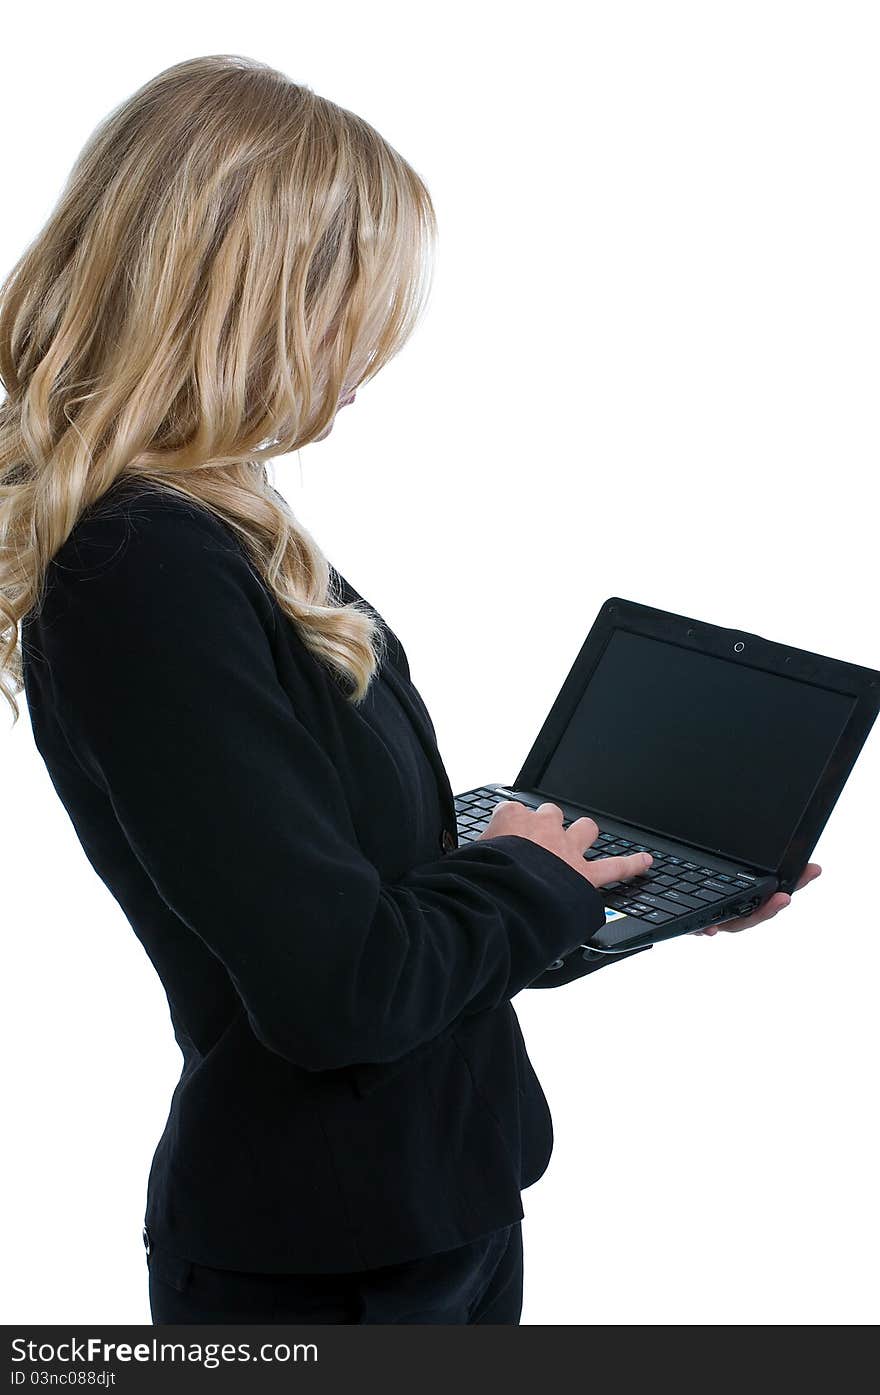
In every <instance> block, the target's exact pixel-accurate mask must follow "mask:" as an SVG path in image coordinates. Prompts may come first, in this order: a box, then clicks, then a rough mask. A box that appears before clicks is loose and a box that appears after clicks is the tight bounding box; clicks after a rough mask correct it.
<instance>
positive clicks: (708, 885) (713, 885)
mask: <svg viewBox="0 0 880 1395" xmlns="http://www.w3.org/2000/svg"><path fill="white" fill-rule="evenodd" d="M703 889H704V890H705V891H723V892H725V893H727V892H728V891H730V890H731V887H730V884H729V883H728V884H727V885H725V883H724V882H722V881H719V880H718V878H717V877H714V876H713V877H707V878H706V880H705V881H704V882H703Z"/></svg>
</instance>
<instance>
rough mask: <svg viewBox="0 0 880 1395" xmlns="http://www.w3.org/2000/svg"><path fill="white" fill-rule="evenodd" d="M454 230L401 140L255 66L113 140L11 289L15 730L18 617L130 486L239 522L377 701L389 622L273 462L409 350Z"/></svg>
mask: <svg viewBox="0 0 880 1395" xmlns="http://www.w3.org/2000/svg"><path fill="white" fill-rule="evenodd" d="M435 234H436V220H435V214H434V209H433V206H432V203H431V198H430V195H429V194H428V191H427V189H426V187H425V185H424V183H423V182H422V180H421V179H420V177H419V176H418V175H417V174H416V172H415V171H414V170H413V168H412V167H411V166H410V165H409V164H408V163H407V162H406V161H405V160H404V159H403V157H402V156H401V155H399V154H398V153H397V151H396V150H394V149H393V148H392V146H390V145H389V144H388V142H387V141H385V140H384V139H383V138H382V137H381V136H380V135H379V134H378V133H377V132H376V131H375V130H374V129H373V128H372V127H371V126H370V125H369V124H368V123H367V122H366V121H364V120H363V119H361V118H360V117H358V116H356V115H354V114H353V113H352V112H349V111H346V110H344V109H343V108H341V107H339V106H336V105H335V104H334V103H333V102H330V101H328V100H326V99H325V98H323V97H319V96H317V95H316V94H315V93H314V92H313V91H312V90H311V89H310V88H308V87H305V86H301V85H298V84H296V83H294V82H293V81H291V79H289V78H288V77H286V76H285V75H284V74H283V73H281V72H279V71H277V70H276V69H274V68H270V67H268V66H267V65H266V64H264V63H260V62H257V61H255V60H252V59H248V58H242V57H238V56H235V55H226V54H215V55H210V56H207V57H201V58H193V59H189V60H187V61H186V62H182V63H178V64H176V65H175V66H173V67H171V68H167V69H166V70H165V71H164V72H161V73H159V74H158V75H157V76H156V77H154V78H153V79H152V80H151V81H149V82H147V83H146V84H145V85H144V86H143V87H141V88H140V89H139V90H138V91H137V92H135V93H134V94H133V96H131V97H129V98H128V100H126V101H124V102H123V103H122V104H121V105H120V106H118V107H116V108H115V109H114V110H113V111H112V112H111V113H110V115H109V116H108V117H106V118H105V120H104V121H103V122H102V123H101V124H100V125H99V126H98V127H97V129H96V130H95V132H94V133H93V135H92V136H91V137H90V139H89V140H88V142H87V143H86V145H85V147H84V148H83V150H82V151H81V153H80V155H79V157H78V158H77V161H76V163H75V165H74V167H73V170H72V172H71V174H70V176H69V179H68V182H67V184H66V186H65V188H64V190H63V192H62V194H61V197H60V199H59V201H58V203H57V205H56V207H55V209H54V210H53V212H52V214H51V216H50V217H49V219H48V221H47V223H46V224H45V226H44V227H43V229H42V230H41V232H40V233H39V235H38V236H37V238H36V239H35V240H34V241H33V242H32V243H31V245H30V246H29V247H28V248H27V250H26V251H25V253H24V254H23V256H22V257H21V258H20V260H19V261H18V263H17V264H16V266H15V267H14V268H13V270H12V272H11V273H10V274H9V276H8V277H7V278H6V280H5V281H4V282H3V283H2V286H0V379H2V383H3V386H4V388H5V389H6V393H7V397H6V399H5V400H4V401H3V402H2V403H0V690H2V692H3V695H4V697H5V698H6V700H7V701H8V702H9V703H10V705H11V706H12V709H13V714H14V716H13V724H14V723H15V721H17V720H18V715H19V712H18V704H17V703H16V700H15V694H16V692H19V691H21V688H22V687H23V669H22V660H21V646H20V629H19V622H20V621H21V620H22V618H23V617H26V616H27V615H29V614H30V612H31V611H32V610H35V609H37V608H39V605H40V604H41V602H42V599H43V594H44V591H45V578H46V572H47V568H48V566H49V563H50V562H51V560H52V558H53V557H54V555H55V553H56V552H57V551H58V549H59V548H60V547H61V546H62V545H63V543H64V542H65V540H66V539H67V537H68V536H69V535H70V533H71V531H72V529H73V528H74V526H75V524H76V522H77V520H78V519H79V518H80V516H81V515H82V514H83V512H84V511H85V510H86V509H88V508H90V507H91V506H92V505H94V504H95V503H97V501H98V500H99V499H100V498H101V497H102V496H103V495H104V494H105V493H106V492H107V490H108V489H110V487H111V486H112V485H113V484H114V483H115V482H116V481H117V480H118V479H120V478H121V477H122V476H125V477H126V478H130V477H133V476H136V477H138V478H139V479H144V480H147V481H150V482H151V483H152V484H153V485H156V486H158V487H159V488H161V489H165V490H168V491H171V492H173V493H176V494H178V495H183V496H185V498H187V499H189V500H192V501H194V502H196V503H198V504H201V505H202V506H203V507H205V508H207V509H209V510H210V511H211V512H212V513H213V514H215V515H216V516H217V517H218V518H220V519H222V520H223V521H224V522H225V523H226V524H227V525H228V526H229V527H231V528H232V529H233V530H234V531H235V533H236V534H237V535H238V537H239V539H240V540H241V542H242V543H243V544H244V545H245V547H246V549H247V552H248V554H249V555H250V558H251V559H252V561H253V563H254V565H255V566H256V568H257V569H258V571H259V573H260V574H261V576H262V577H263V578H264V580H265V582H266V584H267V585H268V587H269V588H270V589H271V591H272V592H274V594H275V596H276V598H277V600H278V603H279V605H280V606H281V608H282V609H283V610H284V611H285V612H286V613H287V614H288V615H289V616H290V618H291V620H293V621H294V623H295V624H296V626H297V628H298V631H299V634H300V635H301V637H302V639H303V641H304V643H305V644H306V645H307V646H308V648H309V649H310V650H311V651H312V653H313V654H314V655H315V656H316V657H317V658H318V659H319V660H320V661H321V662H323V663H324V664H326V665H328V666H329V667H330V669H332V670H333V671H334V672H335V673H336V674H337V675H338V676H340V677H342V678H343V679H344V680H347V686H350V691H349V692H348V696H349V697H350V699H351V700H352V701H353V702H360V701H361V700H362V699H363V697H364V696H365V694H366V692H367V690H368V688H369V684H370V681H371V679H372V677H373V675H374V673H375V671H376V668H377V665H378V662H379V660H380V656H381V653H382V648H383V635H382V631H381V627H380V625H379V623H378V621H377V619H376V617H375V616H374V615H373V613H372V611H371V610H370V609H369V607H368V606H366V605H363V606H362V605H360V604H359V603H357V602H352V603H351V604H348V605H344V604H341V603H340V601H341V598H340V596H339V595H338V593H337V592H336V590H335V589H334V579H333V576H332V574H331V568H330V565H329V563H328V561H327V559H326V558H325V556H324V554H323V553H322V551H321V549H320V548H319V547H318V545H317V543H316V542H315V541H314V539H313V538H312V537H311V536H310V534H309V533H308V532H307V530H306V529H305V528H304V527H303V526H302V525H301V524H300V523H299V522H298V521H297V519H296V518H295V517H294V515H293V513H292V511H291V509H290V507H289V506H288V505H287V503H286V501H285V500H284V499H283V497H282V496H281V495H280V494H279V493H278V492H277V491H276V490H275V489H274V488H273V487H272V485H271V483H270V481H269V476H268V472H267V467H266V461H267V460H269V459H270V458H271V457H273V456H276V455H284V454H287V453H288V452H291V451H295V450H298V449H299V448H300V447H301V446H304V445H306V444H307V442H309V441H312V440H314V439H316V438H317V437H318V436H320V435H321V434H322V433H324V432H325V430H326V429H327V428H328V427H329V426H330V425H331V423H332V421H333V418H334V416H335V413H336V410H337V406H338V405H339V402H340V400H341V398H342V397H343V396H344V395H345V394H346V393H350V392H351V391H352V390H353V389H355V388H357V387H359V386H361V385H362V384H363V383H365V382H367V381H369V379H370V378H372V377H374V376H375V374H376V373H378V371H379V369H380V368H381V367H383V366H384V364H386V363H387V362H388V361H389V359H391V358H392V357H393V356H394V355H395V354H396V353H397V352H398V351H399V349H400V348H401V347H402V345H403V344H404V342H405V341H406V340H407V339H408V337H409V335H410V333H411V332H412V330H413V328H414V327H415V324H416V322H417V321H418V319H419V317H420V314H421V311H422V308H423V307H424V304H425V303H426V301H427V297H428V293H429V290H430V284H431V280H432V258H431V255H430V254H431V253H432V251H433V248H434V237H435ZM4 674H7V675H9V676H10V677H11V679H12V684H11V685H7V682H6V681H4Z"/></svg>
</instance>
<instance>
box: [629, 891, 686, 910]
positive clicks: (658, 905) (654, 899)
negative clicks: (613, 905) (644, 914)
mask: <svg viewBox="0 0 880 1395" xmlns="http://www.w3.org/2000/svg"><path fill="white" fill-rule="evenodd" d="M638 899H639V903H640V904H641V903H644V904H645V905H646V906H647V907H648V909H649V910H652V911H665V912H666V914H667V915H681V907H680V906H677V905H676V904H675V903H674V902H673V901H668V900H666V898H665V896H655V895H654V893H653V892H651V891H643V892H642V893H641V895H640V896H639V898H638Z"/></svg>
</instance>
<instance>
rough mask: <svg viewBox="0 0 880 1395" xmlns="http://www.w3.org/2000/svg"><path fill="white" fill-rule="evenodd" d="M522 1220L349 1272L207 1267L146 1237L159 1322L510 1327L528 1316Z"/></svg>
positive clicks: (154, 1310) (152, 1305)
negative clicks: (449, 1246)
mask: <svg viewBox="0 0 880 1395" xmlns="http://www.w3.org/2000/svg"><path fill="white" fill-rule="evenodd" d="M521 1225H522V1223H521V1221H517V1222H516V1224H515V1225H512V1226H505V1227H504V1228H503V1229H502V1230H495V1231H492V1232H491V1233H490V1234H489V1235H484V1236H481V1237H480V1238H479V1239H478V1240H473V1241H471V1242H470V1243H469V1244H467V1245H462V1246H459V1247H458V1248H457V1249H454V1250H444V1251H443V1252H442V1253H441V1254H435V1255H428V1256H426V1257H425V1258H423V1259H414V1260H408V1261H407V1262H406V1263H403V1264H389V1265H385V1266H384V1267H383V1268H381V1269H368V1270H365V1271H363V1272H361V1273H345V1274H251V1273H242V1272H240V1271H238V1270H234V1269H211V1268H209V1267H208V1266H207V1265H204V1264H194V1263H192V1262H191V1261H190V1260H187V1259H180V1258H179V1257H178V1256H177V1255H172V1254H168V1253H166V1252H164V1251H163V1250H162V1249H161V1248H158V1249H157V1247H156V1245H155V1244H154V1243H153V1242H152V1240H151V1237H150V1236H149V1235H148V1234H147V1233H146V1230H145V1233H144V1243H145V1246H146V1247H147V1265H148V1269H149V1288H150V1311H151V1314H152V1319H153V1322H154V1323H203V1322H204V1323H227V1322H229V1323H235V1322H239V1323H300V1322H303V1323H309V1322H313V1323H343V1322H347V1323H397V1322H402V1323H432V1324H442V1323H447V1324H448V1323H456V1324H458V1323H507V1324H514V1325H515V1324H518V1323H519V1320H520V1314H521V1312H522V1298H523V1264H522V1230H521Z"/></svg>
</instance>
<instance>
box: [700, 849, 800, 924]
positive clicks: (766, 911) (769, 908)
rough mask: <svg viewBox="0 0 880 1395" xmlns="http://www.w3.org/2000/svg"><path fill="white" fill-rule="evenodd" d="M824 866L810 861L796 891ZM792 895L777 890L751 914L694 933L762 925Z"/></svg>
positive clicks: (788, 901)
mask: <svg viewBox="0 0 880 1395" xmlns="http://www.w3.org/2000/svg"><path fill="white" fill-rule="evenodd" d="M821 871H822V868H821V867H820V866H819V864H818V862H808V863H807V865H806V867H805V868H804V870H803V873H802V875H801V878H800V881H799V882H798V884H797V886H796V887H795V891H800V890H801V888H802V887H804V886H806V885H807V883H808V882H814V881H815V880H816V878H817V877H818V876H819V875H820V873H821ZM790 901H791V897H790V896H788V895H787V894H786V892H784V891H775V892H774V893H773V895H772V896H770V897H768V898H767V900H766V901H765V902H764V904H763V906H759V907H758V909H757V910H756V911H753V912H752V914H751V915H740V916H736V917H735V918H734V919H733V920H725V921H724V922H723V923H722V924H721V925H707V927H706V929H705V930H694V931H692V934H694V935H717V934H718V931H719V930H729V931H730V932H731V933H732V934H734V935H735V934H738V933H739V931H740V930H750V929H751V927H752V926H753V925H760V924H761V923H762V922H763V921H765V920H772V919H773V917H774V916H775V915H778V914H779V912H780V911H784V910H785V907H786V906H787V905H788V904H789V903H790Z"/></svg>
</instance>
